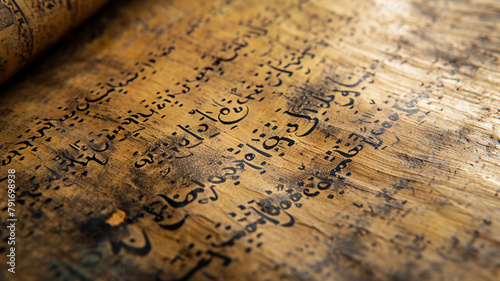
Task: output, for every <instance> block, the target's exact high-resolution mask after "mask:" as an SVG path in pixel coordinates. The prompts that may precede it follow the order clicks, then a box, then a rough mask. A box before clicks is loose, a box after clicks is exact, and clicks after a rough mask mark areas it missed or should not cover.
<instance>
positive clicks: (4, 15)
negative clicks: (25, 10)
mask: <svg viewBox="0 0 500 281" xmlns="http://www.w3.org/2000/svg"><path fill="white" fill-rule="evenodd" d="M13 24H14V15H13V13H12V11H11V10H10V9H9V7H8V6H7V5H5V4H4V3H0V31H1V30H2V29H4V28H7V27H9V26H11V25H13Z"/></svg>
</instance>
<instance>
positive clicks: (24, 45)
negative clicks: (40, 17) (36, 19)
mask: <svg viewBox="0 0 500 281" xmlns="http://www.w3.org/2000/svg"><path fill="white" fill-rule="evenodd" d="M25 8H27V7H25ZM22 9H23V8H22V7H21V6H20V5H19V4H18V3H17V1H6V0H2V1H1V2H0V35H2V36H0V38H1V39H0V42H1V45H2V48H3V50H2V54H5V56H2V58H1V59H0V70H2V76H1V77H0V80H2V81H3V80H4V79H5V78H7V77H8V76H10V75H11V73H13V72H16V71H17V70H18V69H19V68H20V67H21V66H22V65H24V64H25V63H26V62H27V61H28V60H29V59H30V58H31V55H32V52H33V36H32V27H31V26H30V23H29V20H28V17H27V15H26V14H25V13H24V11H23V10H22ZM12 54H14V55H12Z"/></svg>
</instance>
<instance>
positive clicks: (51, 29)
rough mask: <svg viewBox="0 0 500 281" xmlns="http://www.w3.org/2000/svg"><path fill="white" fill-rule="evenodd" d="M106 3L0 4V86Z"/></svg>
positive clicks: (4, 0)
mask: <svg viewBox="0 0 500 281" xmlns="http://www.w3.org/2000/svg"><path fill="white" fill-rule="evenodd" d="M106 2H108V0H64V1H63V0H0V83H3V82H4V81H6V80H7V79H9V78H10V77H11V76H12V75H14V74H16V73H17V72H18V71H19V70H20V69H22V68H23V67H24V66H25V65H27V64H29V63H30V62H32V61H33V60H34V59H36V58H37V56H39V55H40V54H42V53H43V52H44V51H46V50H47V49H48V48H49V47H51V46H53V45H54V44H55V43H57V41H58V40H60V39H61V38H62V37H63V36H64V35H65V34H66V33H67V32H68V31H70V30H72V29H74V28H75V27H76V26H78V25H79V24H80V23H81V22H82V21H84V20H85V19H87V18H88V17H89V16H90V15H92V14H93V13H95V11H97V10H98V9H99V8H100V7H102V6H103V5H104V4H105V3H106Z"/></svg>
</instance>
